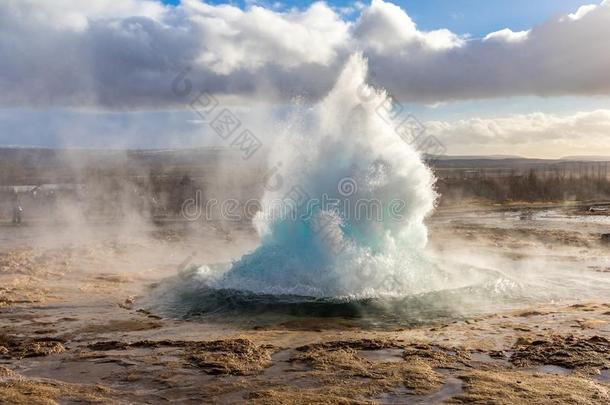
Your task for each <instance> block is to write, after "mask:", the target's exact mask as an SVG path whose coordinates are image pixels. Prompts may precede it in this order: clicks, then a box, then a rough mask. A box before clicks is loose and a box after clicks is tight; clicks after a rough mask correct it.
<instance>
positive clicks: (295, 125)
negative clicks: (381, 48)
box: [199, 54, 437, 298]
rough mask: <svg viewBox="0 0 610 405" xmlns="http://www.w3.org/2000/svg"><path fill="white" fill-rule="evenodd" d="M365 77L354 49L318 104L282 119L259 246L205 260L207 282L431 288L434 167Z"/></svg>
mask: <svg viewBox="0 0 610 405" xmlns="http://www.w3.org/2000/svg"><path fill="white" fill-rule="evenodd" d="M366 77H367V64H366V60H365V59H364V58H363V57H362V55H360V54H356V55H353V56H352V57H351V58H350V59H349V61H348V62H347V64H346V66H345V67H344V69H343V72H342V73H341V75H340V77H339V79H338V81H337V83H336V85H335V86H334V88H333V89H332V90H331V91H330V93H329V94H328V95H327V96H326V97H325V98H324V99H323V100H322V101H321V102H319V103H318V104H316V105H315V106H313V107H311V108H307V109H295V110H296V111H299V112H298V113H295V114H293V116H292V117H291V118H290V119H288V120H286V121H285V122H282V123H280V125H279V127H280V128H283V130H282V131H280V132H281V133H280V134H278V136H277V137H276V138H275V139H274V144H273V145H272V146H271V151H270V153H269V156H270V157H271V158H270V159H269V168H270V169H271V168H279V171H278V175H280V176H281V178H282V181H281V182H280V183H281V184H280V185H279V186H278V185H277V184H274V186H273V189H272V188H271V187H268V190H267V191H266V192H265V194H264V197H263V200H262V211H261V212H260V213H259V214H258V215H257V217H256V218H255V220H254V225H255V227H256V229H257V231H258V232H259V234H260V237H261V244H260V246H259V247H258V248H257V249H256V250H254V251H253V252H251V253H248V254H246V255H244V256H243V257H242V258H241V259H239V260H237V261H236V262H234V263H233V264H231V265H230V266H228V267H225V269H224V270H220V271H219V269H213V268H210V267H208V266H203V267H201V268H200V269H199V277H200V278H202V279H203V280H204V282H205V283H206V285H208V286H209V287H211V288H214V289H235V290H241V291H249V292H254V293H261V294H292V295H304V296H314V297H353V298H362V297H370V296H384V295H405V294H413V293H418V292H424V291H430V290H434V289H436V288H437V286H436V281H435V277H434V274H433V272H432V271H431V267H430V266H429V265H428V264H427V263H426V259H425V257H424V255H423V253H422V252H423V249H424V247H425V245H426V242H427V229H426V226H425V224H424V219H425V218H426V216H427V215H428V214H429V213H430V212H431V211H432V210H433V208H434V204H435V199H436V194H435V192H434V189H433V182H434V179H433V175H432V173H431V171H430V169H429V168H427V167H426V166H425V165H424V163H423V162H422V161H421V159H420V156H419V155H418V153H417V152H416V151H415V150H414V149H413V148H412V147H410V146H409V145H408V144H406V143H405V142H404V141H403V140H401V138H400V137H399V136H398V135H397V134H396V133H395V126H393V125H391V124H389V123H388V122H386V120H384V117H383V116H381V115H380V114H378V112H377V108H378V107H379V102H380V101H381V100H384V99H385V98H386V96H385V93H384V92H383V91H381V90H376V89H373V88H372V87H370V86H368V85H367V84H366ZM371 94H373V95H375V97H371ZM363 95H366V97H363Z"/></svg>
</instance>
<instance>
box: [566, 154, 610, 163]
mask: <svg viewBox="0 0 610 405" xmlns="http://www.w3.org/2000/svg"><path fill="white" fill-rule="evenodd" d="M560 160H572V161H579V162H610V156H588V155H582V156H579V155H575V156H564V157H562V158H561V159H560Z"/></svg>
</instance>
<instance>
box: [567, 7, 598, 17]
mask: <svg viewBox="0 0 610 405" xmlns="http://www.w3.org/2000/svg"><path fill="white" fill-rule="evenodd" d="M596 8H597V5H595V4H589V5H586V6H580V7H579V8H578V10H576V12H575V13H572V14H568V17H567V18H568V19H570V20H572V21H576V20H580V19H581V18H583V17H584V16H586V15H587V14H589V13H590V12H591V11H593V10H595V9H596Z"/></svg>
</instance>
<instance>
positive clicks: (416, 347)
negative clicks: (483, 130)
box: [0, 218, 610, 405]
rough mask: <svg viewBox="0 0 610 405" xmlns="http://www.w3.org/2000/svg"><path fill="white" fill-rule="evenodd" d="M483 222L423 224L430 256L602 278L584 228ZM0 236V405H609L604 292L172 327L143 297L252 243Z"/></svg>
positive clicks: (235, 235) (598, 249)
mask: <svg viewBox="0 0 610 405" xmlns="http://www.w3.org/2000/svg"><path fill="white" fill-rule="evenodd" d="M494 223H495V222H493V221H491V222H489V224H491V225H488V226H485V227H481V226H475V225H473V223H472V222H470V223H469V222H468V221H462V220H455V219H452V220H447V219H446V218H441V219H438V220H434V221H433V223H432V224H431V229H432V231H431V232H432V244H431V246H432V247H433V248H435V249H436V250H437V251H440V252H443V249H445V250H446V249H450V248H451V246H450V245H451V243H456V244H458V243H457V242H455V241H456V240H458V239H459V240H460V241H461V242H460V243H459V245H460V247H461V248H462V249H464V250H468V249H474V248H475V247H476V249H477V250H485V249H489V250H490V251H491V250H493V249H496V250H498V249H500V250H503V251H506V252H508V253H507V257H508V258H509V260H519V259H520V258H521V257H522V255H525V254H526V253H524V252H527V251H542V249H551V250H552V249H553V248H554V247H557V246H562V249H561V252H558V253H557V257H560V259H558V260H561V261H565V260H569V258H570V257H571V258H572V259H573V260H574V261H575V263H578V264H579V266H580V268H582V269H585V270H586V271H589V272H591V273H595V274H596V275H597V276H600V275H601V276H602V277H604V276H605V274H606V273H605V272H607V271H608V268H606V267H605V264H604V263H605V262H604V261H603V260H600V257H601V258H602V259H603V256H604V255H606V257H607V252H608V250H607V249H608V247H607V246H605V245H603V244H602V243H601V242H599V238H598V237H597V233H598V232H599V229H597V228H595V226H593V225H592V227H584V228H583V227H580V228H571V227H566V226H565V225H564V226H558V227H556V229H551V228H548V227H547V228H545V229H537V225H535V224H532V226H531V227H530V226H527V225H528V224H527V223H525V224H521V223H518V222H515V225H511V226H506V225H505V222H502V221H498V222H497V223H495V225H494ZM522 225H523V226H522ZM0 232H2V233H3V234H4V235H3V236H2V238H0V239H1V240H4V241H7V240H10V241H13V242H14V241H16V240H18V241H19V243H4V245H3V246H0V403H2V404H28V405H29V404H56V403H57V404H59V403H61V404H66V403H117V404H120V403H130V404H131V403H151V404H156V403H166V402H176V403H193V404H201V403H219V404H221V403H222V404H231V403H251V404H310V403H314V404H376V403H381V404H410V403H413V404H430V403H481V404H490V403H493V404H515V403H536V404H540V403H544V404H553V403H556V404H563V403H575V404H605V403H608V402H610V323H609V322H610V297H607V299H604V297H598V298H597V299H593V298H587V299H586V300H580V301H579V300H575V301H570V302H568V301H565V302H548V303H543V304H536V305H535V306H524V307H523V308H519V309H513V310H510V311H503V312H500V313H482V314H480V315H476V316H468V317H461V318H459V319H454V320H449V321H447V320H443V321H437V322H432V323H429V324H425V325H420V326H415V327H413V326H408V325H405V326H404V327H392V328H388V329H387V330H379V329H375V330H368V329H363V328H360V327H357V326H355V325H354V324H352V323H350V322H344V321H342V320H334V319H330V320H329V319H303V320H301V321H296V322H295V321H294V320H291V321H290V322H285V323H277V324H274V325H264V326H260V325H254V324H252V323H248V324H247V325H244V324H239V323H235V322H230V320H227V322H202V321H197V322H193V321H187V320H171V319H162V318H161V317H159V316H158V314H155V313H151V312H149V308H147V307H146V306H145V305H143V304H142V302H143V301H142V299H141V298H142V297H145V296H146V295H147V293H148V291H149V290H150V289H151V288H154V286H155V285H156V284H157V283H159V282H160V281H161V280H163V279H164V278H166V277H169V276H171V275H173V274H175V273H176V272H177V271H180V269H182V268H183V267H184V266H185V265H187V264H188V263H189V262H191V261H193V260H195V261H197V260H199V261H206V260H210V258H212V257H213V258H215V259H216V260H218V261H222V260H228V259H230V258H231V257H234V256H235V255H238V254H239V253H240V252H241V251H243V250H247V249H248V248H250V247H252V246H254V245H255V244H256V241H255V240H254V238H253V236H252V234H251V233H250V232H249V231H247V230H235V231H232V232H229V233H227V232H218V230H217V229H212V228H210V229H206V230H202V231H200V232H198V233H195V234H193V233H192V232H183V231H181V230H180V229H175V228H171V229H166V228H162V229H148V230H146V232H143V233H142V234H140V235H136V236H130V237H124V236H121V237H118V236H117V235H112V234H111V233H109V232H105V231H104V232H101V231H100V232H93V234H97V236H91V235H89V236H88V237H86V238H85V237H83V238H80V237H74V232H73V231H70V232H67V233H68V235H66V232H59V231H57V232H56V233H54V232H45V238H40V237H38V236H40V233H39V231H36V230H32V229H26V228H21V229H19V230H15V228H12V227H8V226H4V227H2V228H1V229H0ZM10 232H18V235H17V234H16V235H17V236H15V237H11V236H8V235H9V233H10ZM49 235H51V236H52V237H49ZM122 235H123V234H122ZM202 240H203V241H205V243H202ZM519 249H521V250H519ZM583 258H584V259H583ZM594 258H595V260H594Z"/></svg>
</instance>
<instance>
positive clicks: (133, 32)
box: [0, 0, 610, 158]
mask: <svg viewBox="0 0 610 405" xmlns="http://www.w3.org/2000/svg"><path fill="white" fill-rule="evenodd" d="M609 50H610V0H605V1H601V0H589V1H577V0H561V1H557V0H537V1H531V0H530V1H526V0H514V1H480V0H453V1H449V0H445V1H442V0H427V1H421V0H401V1H398V0H397V1H394V2H389V1H384V0H373V1H370V2H368V1H367V2H346V1H332V2H328V3H319V2H318V3H313V2H305V1H291V2H287V1H246V2H244V1H236V2H230V3H225V2H218V1H213V2H202V1H200V0H171V1H170V0H163V1H161V0H121V1H115V0H91V1H87V2H83V1H80V0H57V1H54V2H50V1H46V0H3V1H2V2H0V145H4V146H7V145H18V146H44V147H130V148H165V147H192V146H212V145H215V142H217V141H218V140H217V139H216V138H217V137H215V136H214V134H212V133H210V131H208V130H206V128H205V127H204V126H202V125H199V124H198V123H197V120H196V119H194V118H196V117H193V115H192V114H193V112H192V111H191V110H190V109H189V108H188V105H185V103H184V101H183V100H180V99H179V98H180V97H177V93H176V91H175V89H173V84H174V82H175V80H177V78H179V77H180V74H181V73H184V72H185V70H184V69H185V68H187V67H188V69H189V70H188V79H189V80H190V83H191V85H192V86H193V88H195V89H205V90H206V91H208V92H210V93H211V94H213V95H214V96H215V97H216V98H217V99H219V100H221V102H222V103H225V104H227V105H231V106H232V108H235V109H239V110H240V111H241V115H240V118H242V120H244V121H248V120H250V119H252V120H254V121H256V120H257V119H258V118H259V117H257V114H258V112H257V111H258V110H257V108H258V107H257V106H259V105H265V106H266V108H268V109H271V110H277V111H282V110H284V109H286V108H287V106H288V105H290V103H291V102H292V100H294V98H295V97H300V98H303V99H304V100H305V102H307V103H314V102H315V101H316V100H319V99H320V98H322V97H323V96H324V94H326V92H328V90H329V89H330V88H331V87H332V85H333V83H334V81H335V80H336V79H337V76H338V74H339V72H340V71H341V68H342V66H343V65H344V64H345V62H346V60H347V59H348V58H349V56H350V55H351V54H353V53H355V52H360V53H363V54H364V56H365V57H366V58H367V60H368V63H369V69H370V73H371V81H372V82H374V84H375V85H376V86H378V87H383V88H385V89H387V90H388V91H389V92H390V93H391V94H392V95H393V96H394V97H395V98H396V100H398V101H399V102H400V103H401V104H402V105H404V106H405V108H406V109H407V110H408V111H409V112H410V113H412V114H413V115H415V116H416V117H417V118H418V119H419V120H420V121H421V122H422V123H423V124H424V126H425V127H426V130H427V132H428V133H431V134H433V135H435V136H437V137H438V138H439V139H440V140H441V141H442V142H443V143H444V144H445V145H446V147H447V150H448V153H449V154H461V155H464V154H466V155H472V154H510V155H514V154H518V155H522V156H528V157H547V158H555V157H561V156H565V155H600V154H606V155H610V74H608V72H610V52H609ZM252 125H254V124H252Z"/></svg>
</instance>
